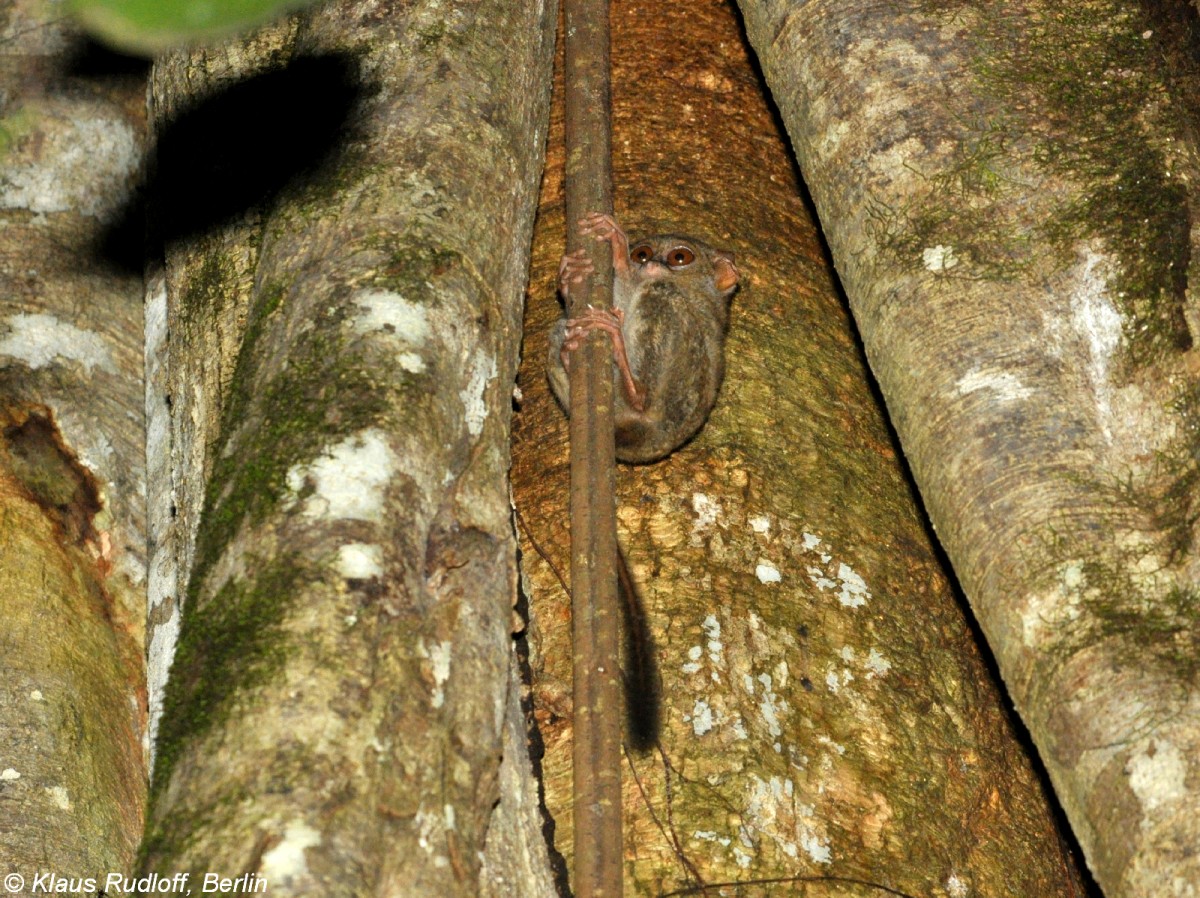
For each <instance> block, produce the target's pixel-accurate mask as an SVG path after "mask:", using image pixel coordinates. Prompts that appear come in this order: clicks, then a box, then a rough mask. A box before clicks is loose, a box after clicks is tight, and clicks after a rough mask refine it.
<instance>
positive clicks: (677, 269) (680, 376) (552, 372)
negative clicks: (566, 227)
mask: <svg viewBox="0 0 1200 898" xmlns="http://www.w3.org/2000/svg"><path fill="white" fill-rule="evenodd" d="M579 227H580V229H581V230H582V232H583V233H584V234H590V235H592V236H594V237H595V238H596V239H597V240H608V241H610V242H611V243H612V255H613V307H612V308H611V309H596V308H592V307H588V308H587V309H586V310H585V311H584V312H583V313H582V314H580V315H579V316H578V317H575V318H568V317H564V318H562V319H560V320H559V321H558V323H557V324H555V326H554V329H553V330H552V331H551V332H550V358H549V376H550V386H551V387H552V388H553V390H554V395H555V396H557V397H558V400H559V402H561V403H562V406H563V408H564V409H569V407H570V406H569V404H568V399H569V394H570V391H569V386H568V378H567V368H568V366H569V365H570V358H571V353H572V352H573V351H574V350H576V349H578V348H579V347H580V346H582V345H583V341H584V340H586V339H587V337H588V334H589V333H590V332H591V331H593V330H600V331H603V332H604V333H606V334H608V336H609V338H610V340H611V341H612V351H613V378H614V379H615V380H616V382H617V388H616V389H615V390H614V401H615V405H614V418H615V421H614V424H615V431H616V433H615V436H616V451H617V458H619V459H621V460H622V461H627V462H649V461H654V460H655V459H659V458H662V457H663V456H665V455H668V454H670V453H671V452H673V451H674V450H676V449H678V448H679V447H680V446H682V445H683V444H684V443H685V442H687V441H688V439H690V438H691V437H692V435H693V434H695V433H696V431H698V430H699V429H700V428H701V427H702V426H703V424H704V422H705V420H706V419H707V418H708V415H709V412H711V411H712V407H713V404H714V403H715V402H716V401H717V391H718V390H719V389H720V386H721V379H722V377H723V376H724V372H725V331H726V328H727V326H728V321H729V298H730V297H731V296H732V295H733V292H734V291H735V290H736V289H737V284H738V270H737V267H736V266H735V265H734V263H733V255H732V254H731V253H727V252H723V251H721V250H717V249H713V248H712V247H710V246H708V245H707V244H704V243H701V242H700V241H698V240H692V239H690V238H688V237H676V236H672V235H663V236H659V237H648V238H646V239H643V240H637V241H634V244H633V248H632V249H630V248H629V240H628V239H627V238H626V236H625V233H624V231H622V230H621V228H620V227H619V226H618V225H617V223H616V221H615V220H614V219H613V218H612V217H611V216H609V215H602V214H600V213H598V212H594V213H592V214H591V215H588V216H587V217H586V218H584V219H583V220H582V221H581V222H579ZM593 270H594V269H593V268H592V263H591V262H590V261H589V260H588V258H587V256H586V253H585V252H584V251H583V250H578V251H576V252H575V253H571V254H568V255H564V256H563V258H562V262H561V263H560V264H559V267H558V287H559V292H561V293H562V295H563V299H564V300H568V299H569V296H570V291H571V288H572V285H575V284H579V283H580V282H582V280H583V279H584V278H585V277H587V276H588V275H589V274H591V273H592V271H593ZM617 567H618V573H619V583H618V586H619V588H620V592H621V595H622V598H623V603H622V604H623V605H624V609H625V613H626V627H625V635H626V643H627V649H626V656H627V659H626V663H627V670H628V675H627V677H626V693H627V696H626V708H627V710H628V714H629V724H630V727H629V736H630V739H631V742H632V743H633V746H634V747H635V748H637V749H639V750H644V749H647V748H649V747H650V746H651V745H653V744H654V742H655V740H656V739H657V735H658V726H659V695H658V673H657V666H656V664H655V662H654V649H653V643H652V641H651V637H650V633H649V629H648V628H647V627H646V623H645V620H644V618H643V615H642V613H641V608H640V602H639V600H638V598H637V592H636V589H635V587H634V584H633V579H632V577H631V576H630V575H629V568H628V566H627V565H626V563H625V559H624V557H623V556H621V557H620V558H619V564H618V566H617Z"/></svg>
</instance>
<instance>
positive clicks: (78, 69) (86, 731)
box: [0, 3, 146, 891]
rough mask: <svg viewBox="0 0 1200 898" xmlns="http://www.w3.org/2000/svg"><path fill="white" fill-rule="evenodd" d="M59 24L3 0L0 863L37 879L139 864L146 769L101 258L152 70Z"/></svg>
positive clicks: (125, 389) (140, 448)
mask: <svg viewBox="0 0 1200 898" xmlns="http://www.w3.org/2000/svg"><path fill="white" fill-rule="evenodd" d="M62 17H63V10H62V8H61V6H60V5H59V4H56V3H49V4H38V5H36V6H35V5H32V4H21V3H15V4H14V3H5V4H3V5H2V6H0V84H2V90H0V98H2V101H0V102H2V103H3V107H2V109H0V159H2V165H0V521H2V524H0V620H2V621H3V624H2V625H0V655H2V656H3V659H4V661H3V668H4V676H3V678H0V871H3V873H4V874H9V873H12V874H16V875H18V876H23V877H24V878H25V883H26V886H27V887H32V886H33V878H34V877H36V876H37V875H39V874H49V875H54V876H57V877H65V878H71V877H74V878H76V879H84V880H86V879H88V878H96V879H98V880H99V882H100V883H101V884H102V883H103V880H104V877H105V876H106V875H107V874H109V873H123V872H128V870H129V868H130V866H131V865H132V863H133V853H134V851H135V849H136V845H137V839H138V837H139V836H140V832H141V822H142V808H143V802H144V798H145V780H146V766H145V758H144V746H143V735H144V723H145V691H144V679H143V665H142V655H141V648H142V635H143V620H144V614H145V610H144V609H145V579H146V576H145V565H146V550H145V539H146V537H145V526H144V519H145V506H144V496H143V494H142V486H143V484H144V478H145V473H144V472H145V466H144V448H145V447H144V431H143V428H142V416H141V402H142V386H141V374H142V372H141V346H140V341H139V337H140V333H141V322H142V314H141V290H142V287H141V276H140V272H138V273H136V274H132V275H131V274H130V273H129V272H127V271H125V270H122V269H121V268H120V266H119V265H116V264H115V263H113V262H112V261H111V260H110V259H107V258H106V257H105V256H104V254H103V252H102V245H103V244H104V242H105V237H106V236H107V235H110V234H111V233H112V230H113V228H114V226H115V225H116V223H117V221H118V220H119V219H120V217H121V215H122V212H123V211H126V204H128V203H129V202H130V197H131V193H132V190H133V187H134V184H135V182H136V179H137V176H138V170H139V166H140V162H141V153H142V148H143V146H144V141H145V136H144V132H145V117H144V113H143V110H142V98H143V96H144V84H145V79H144V77H141V76H138V75H136V74H129V75H124V76H121V75H113V74H111V73H109V74H107V75H106V74H104V73H103V72H96V71H92V70H90V69H89V67H88V65H87V64H86V62H87V58H86V56H85V54H84V53H83V50H84V45H83V41H82V38H81V36H80V35H79V34H78V33H77V32H75V31H74V30H73V29H72V28H70V27H69V25H68V24H67V23H65V22H64V20H63V18H62ZM84 145H86V146H88V147H89V151H88V152H86V153H84V152H81V147H82V146H84ZM136 236H137V237H138V238H140V233H139V234H137V235H136ZM12 885H13V883H10V882H8V881H6V887H9V888H10V890H12V891H20V890H21V887H20V885H17V886H16V887H15V888H12ZM43 885H45V880H43ZM100 887H102V885H101V886H100Z"/></svg>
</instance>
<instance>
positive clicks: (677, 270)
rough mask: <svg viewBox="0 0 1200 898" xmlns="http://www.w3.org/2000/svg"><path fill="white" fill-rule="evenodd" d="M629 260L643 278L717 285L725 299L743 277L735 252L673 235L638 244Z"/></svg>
mask: <svg viewBox="0 0 1200 898" xmlns="http://www.w3.org/2000/svg"><path fill="white" fill-rule="evenodd" d="M629 261H630V263H632V265H633V266H635V267H634V270H635V271H636V272H637V273H638V274H639V275H640V276H641V277H643V278H661V277H666V276H667V275H678V276H679V278H680V282H681V283H702V284H705V285H709V286H715V287H716V289H717V292H718V293H721V294H722V295H724V296H728V295H729V294H731V293H732V292H733V289H734V287H736V286H737V282H738V277H739V275H738V270H737V266H736V265H734V263H733V254H732V253H727V252H724V251H722V250H716V249H713V248H712V247H710V246H708V245H707V244H704V243H701V242H700V241H698V240H695V241H688V240H686V239H684V238H680V237H675V236H669V235H668V236H662V237H649V238H646V239H644V240H639V241H637V242H636V243H634V244H633V247H632V248H631V249H630V250H629Z"/></svg>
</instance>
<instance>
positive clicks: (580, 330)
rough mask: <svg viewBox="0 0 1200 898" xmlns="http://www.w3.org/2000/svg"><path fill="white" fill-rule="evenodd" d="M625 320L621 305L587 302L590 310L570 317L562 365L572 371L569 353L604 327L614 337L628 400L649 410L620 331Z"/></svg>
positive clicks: (630, 404)
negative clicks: (601, 305) (598, 305)
mask: <svg viewBox="0 0 1200 898" xmlns="http://www.w3.org/2000/svg"><path fill="white" fill-rule="evenodd" d="M624 323H625V313H624V312H623V311H621V310H620V309H616V308H614V309H597V308H594V307H592V306H588V307H587V310H586V311H585V312H583V314H581V315H580V316H579V317H577V318H569V319H567V333H566V339H564V340H563V347H562V352H561V354H560V357H561V358H562V363H563V367H564V368H566V369H567V370H568V371H569V370H570V363H569V361H568V356H569V354H570V353H571V352H574V351H575V350H576V349H578V348H579V347H580V346H582V345H583V341H584V340H586V339H587V336H588V334H590V333H591V332H592V331H593V330H601V331H604V332H605V333H606V334H608V337H609V339H610V340H611V341H612V347H613V362H614V363H615V364H616V366H617V369H618V370H619V371H620V372H621V387H622V390H623V391H624V393H625V401H626V402H628V403H629V406H630V407H631V408H633V409H634V410H636V411H639V412H644V411H645V410H646V396H645V391H644V390H642V389H640V388H639V387H638V385H637V383H636V381H634V379H633V372H632V371H631V370H630V368H629V356H628V354H627V353H626V351H625V334H624V333H623V332H622V331H621V326H622V325H623V324H624Z"/></svg>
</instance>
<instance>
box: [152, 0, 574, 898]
mask: <svg viewBox="0 0 1200 898" xmlns="http://www.w3.org/2000/svg"><path fill="white" fill-rule="evenodd" d="M552 45H553V10H552V9H548V8H547V7H546V6H545V5H543V4H539V3H529V4H523V5H514V4H511V3H506V2H485V3H474V2H470V3H467V2H463V3H449V4H447V3H445V2H441V3H438V2H429V3H415V4H382V3H371V2H358V3H351V2H343V3H331V4H328V5H326V6H324V7H322V8H321V9H320V10H318V11H317V12H315V13H313V14H312V15H311V17H306V18H302V19H297V20H294V21H293V22H291V23H288V24H285V25H281V26H278V27H276V28H273V29H271V30H269V31H264V32H262V33H260V34H258V35H256V36H254V37H251V38H250V39H248V40H247V41H246V42H244V43H242V44H239V45H236V46H227V47H222V48H218V49H213V50H210V51H207V52H196V53H193V54H191V55H190V57H187V58H184V57H179V58H176V59H172V60H169V61H166V62H164V64H163V66H161V67H160V68H159V69H158V71H157V73H156V78H155V84H154V97H155V103H156V108H157V110H158V115H159V117H160V120H161V125H160V129H159V133H160V139H163V138H162V136H161V135H164V134H165V135H167V138H168V146H170V145H171V144H170V141H171V140H176V139H177V138H179V137H180V136H182V135H187V134H189V133H192V132H191V131H190V130H189V129H192V128H193V127H194V125H195V123H196V122H204V121H206V118H205V116H206V115H208V114H209V113H208V111H207V110H213V109H216V110H218V111H220V110H222V109H224V110H226V112H228V110H229V109H230V108H234V109H239V108H240V109H242V119H241V120H239V121H236V122H235V123H234V124H233V127H232V131H231V132H230V133H227V134H225V135H213V134H212V133H211V131H210V129H207V128H201V129H199V130H197V131H196V132H195V133H196V134H197V135H198V136H199V137H203V138H204V139H205V140H206V141H208V142H207V143H202V145H201V146H200V147H199V148H198V149H197V150H196V151H195V153H194V155H195V156H196V160H195V161H196V163H197V164H198V165H200V167H201V169H203V163H204V161H205V159H206V158H208V157H210V156H211V154H214V153H217V152H219V151H220V150H222V149H224V143H225V142H228V143H229V144H230V145H231V146H232V147H233V148H234V150H235V152H234V153H233V154H232V158H233V159H234V160H235V162H237V161H238V160H245V158H246V156H245V154H247V153H249V152H251V151H252V150H253V146H252V144H253V142H254V141H253V140H252V139H250V138H249V137H248V134H247V131H249V133H250V134H251V135H253V134H255V133H256V132H255V130H254V125H255V122H256V120H258V119H259V117H261V118H265V119H266V120H267V122H268V130H271V129H272V128H273V127H274V125H273V124H271V122H272V120H271V118H270V116H271V115H272V114H273V107H271V106H270V105H269V104H265V103H263V102H261V101H262V100H264V99H268V98H270V97H271V96H272V95H274V96H275V97H276V99H277V100H279V101H280V102H283V103H284V104H285V108H286V109H288V110H291V112H289V113H288V114H287V115H285V116H283V117H281V118H280V119H279V120H278V124H279V125H280V126H285V125H286V126H288V127H295V128H296V131H295V134H294V135H289V136H286V137H285V141H290V140H291V137H292V136H294V137H295V138H296V139H297V140H305V139H311V137H312V132H313V131H316V132H318V133H319V132H321V131H322V129H323V128H326V127H329V126H330V122H331V120H336V119H338V118H339V116H340V115H341V114H342V112H344V113H345V115H346V121H345V122H344V123H343V122H340V121H334V130H335V133H338V134H339V135H341V138H340V139H339V142H337V143H335V144H334V145H333V146H332V147H331V148H329V152H328V153H326V154H325V155H324V156H322V154H321V153H320V152H318V151H319V150H320V149H321V148H320V147H314V148H313V150H314V152H313V154H312V158H307V159H301V158H300V157H299V155H297V154H293V159H294V161H295V162H296V163H297V164H296V166H295V167H297V168H303V171H300V172H296V173H294V177H293V178H292V179H291V180H289V181H287V182H286V183H282V184H279V185H277V186H278V190H279V192H278V193H277V194H276V195H274V196H266V197H262V196H254V197H251V199H252V200H254V201H256V205H255V206H254V208H253V209H252V210H251V211H249V212H242V213H240V214H239V215H238V217H237V218H236V220H235V221H233V222H229V221H226V222H225V223H223V224H218V225H217V226H216V227H215V228H211V227H210V228H209V229H208V230H206V231H204V232H203V234H202V235H200V236H194V235H193V236H185V235H186V232H187V230H188V226H187V223H185V222H177V223H176V224H175V225H173V224H172V223H171V216H172V214H173V211H172V210H171V209H170V208H163V209H161V210H160V214H161V215H162V216H163V217H164V220H166V222H167V225H166V230H167V232H168V233H175V234H176V235H177V236H176V238H175V239H174V240H173V241H172V243H171V244H170V245H169V247H168V253H167V265H166V285H167V290H166V298H165V303H164V305H165V321H166V328H165V333H166V335H167V336H166V345H167V346H168V367H169V370H168V371H167V372H166V375H165V380H166V383H167V384H169V385H170V386H169V391H168V395H167V396H165V397H161V398H162V400H163V404H164V405H167V404H168V402H167V401H168V400H169V407H170V411H171V426H170V434H171V437H170V439H171V442H172V447H171V451H172V453H173V454H174V456H175V458H176V464H177V465H179V466H181V470H182V474H181V475H180V478H179V481H178V482H177V483H176V484H175V486H174V493H175V497H176V501H177V504H178V509H179V516H178V524H177V533H176V536H177V547H176V549H175V550H174V552H173V557H174V558H176V559H177V561H176V564H178V565H179V568H178V569H179V570H180V571H189V573H188V574H187V576H186V578H185V577H183V576H179V577H178V579H179V581H180V582H183V581H184V580H185V579H186V582H187V588H186V592H185V594H184V595H183V597H182V627H181V635H180V640H179V646H178V650H177V652H176V654H175V659H174V666H173V668H172V673H171V679H170V681H169V684H168V688H167V693H166V699H165V702H164V712H163V716H162V720H161V723H160V726H159V740H158V760H157V765H156V771H155V781H154V794H153V803H152V827H151V830H150V834H149V837H148V842H147V846H146V860H145V869H146V870H147V871H154V872H158V873H166V872H168V871H170V870H183V871H191V872H193V873H199V872H201V871H226V872H225V875H230V876H233V875H237V874H239V873H246V872H253V873H257V874H260V875H261V876H263V877H264V878H265V880H266V881H267V883H268V885H269V888H270V890H271V894H273V895H293V894H295V895H315V894H320V895H331V896H338V895H376V894H377V895H416V894H422V895H471V896H474V895H477V894H479V893H480V892H483V893H485V894H497V895H499V894H522V895H526V894H527V895H540V894H548V893H549V891H550V890H551V886H550V884H549V878H548V864H547V860H546V852H545V847H544V844H543V842H542V840H541V831H540V818H539V815H538V814H537V812H536V785H535V784H534V782H533V781H532V779H531V770H530V766H529V758H528V754H527V753H526V752H525V751H524V743H525V732H524V728H523V717H522V715H521V713H520V710H519V707H518V698H519V696H518V689H519V686H520V684H519V681H518V680H517V678H516V675H515V673H514V668H513V664H512V657H511V655H512V647H511V637H510V633H511V630H512V626H513V613H512V605H513V601H514V597H515V564H514V560H515V551H514V550H515V544H514V539H513V532H512V525H511V521H510V508H509V503H508V496H507V490H506V480H505V474H506V471H507V468H508V458H509V456H508V437H507V435H508V419H509V413H510V408H511V398H510V392H511V385H512V382H513V379H514V376H515V369H516V361H517V352H518V346H519V339H520V314H521V295H522V288H523V285H524V283H525V274H526V270H527V263H528V253H529V250H528V247H529V238H530V227H531V220H532V214H533V203H534V198H535V195H536V186H537V180H538V176H539V173H540V170H541V159H542V150H543V145H544V139H545V117H546V112H547V104H548V95H547V94H548V90H547V84H548V80H549V67H550V58H551V55H552ZM255 76H261V77H255ZM272 92H275V93H274V94H273V93H272ZM256 98H257V99H256ZM197 104H200V105H197ZM326 106H330V107H331V108H326ZM339 106H340V109H341V110H342V112H339V111H338V110H339ZM243 107H244V108H243ZM292 113H294V114H295V117H297V118H299V120H300V124H299V127H297V126H296V125H294V124H289V122H291V120H292V118H293V115H292ZM219 118H220V116H217V117H216V119H214V120H219ZM260 130H261V129H260ZM346 135H348V136H346ZM257 136H258V137H260V138H264V139H266V138H269V137H270V136H271V135H269V134H262V133H258V135H257ZM178 146H179V147H180V148H181V151H180V152H179V154H178V155H176V154H175V152H174V151H172V152H166V151H164V152H163V154H162V156H160V162H159V165H160V171H159V174H158V177H159V178H161V179H162V180H163V182H164V183H167V184H183V185H184V186H186V184H187V181H186V179H187V178H194V177H195V176H196V172H195V171H194V170H193V169H191V168H188V169H186V170H185V171H184V172H183V173H182V177H183V179H184V180H182V181H181V180H180V179H181V172H180V171H179V170H178V169H176V170H168V168H169V166H172V165H177V164H178V163H179V161H180V160H184V161H186V159H187V158H188V154H187V152H186V149H187V146H188V142H187V141H182V142H180V143H179V144H178ZM287 150H288V147H286V146H284V147H281V148H280V150H279V151H280V152H286V151H287ZM268 161H270V160H268ZM300 163H303V164H302V165H301V164H300ZM239 164H242V163H239ZM244 164H246V165H250V166H253V165H254V163H253V162H252V161H250V162H245V163H244ZM214 167H216V168H220V166H219V165H215V166H214ZM269 170H270V168H269V166H267V167H266V168H265V169H264V171H269ZM200 174H205V172H204V171H201V172H200ZM233 174H234V175H236V172H234V173H233ZM218 180H219V179H218ZM228 205H229V206H231V207H232V206H233V205H235V204H234V203H232V202H230V203H229V204H228ZM220 206H221V202H214V204H213V211H214V218H216V217H218V216H217V215H216V213H217V212H219V211H220V209H219V207H220ZM193 224H194V223H193ZM161 332H163V331H160V333H161ZM168 566H169V565H168ZM169 584H170V577H169V576H168V577H165V578H164V580H163V586H164V593H163V595H162V599H163V602H162V605H161V606H160V607H162V608H164V609H167V608H169V606H170V605H171V597H170V596H168V595H167V594H166V593H167V589H168V588H169ZM175 604H176V605H178V604H179V602H178V601H176V602H175ZM175 613H178V611H177V610H176V611H175ZM163 616H164V617H166V616H167V615H165V614H164V615H163ZM169 642H170V640H169V639H163V640H162V645H163V646H164V647H166V646H168V645H169Z"/></svg>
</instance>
